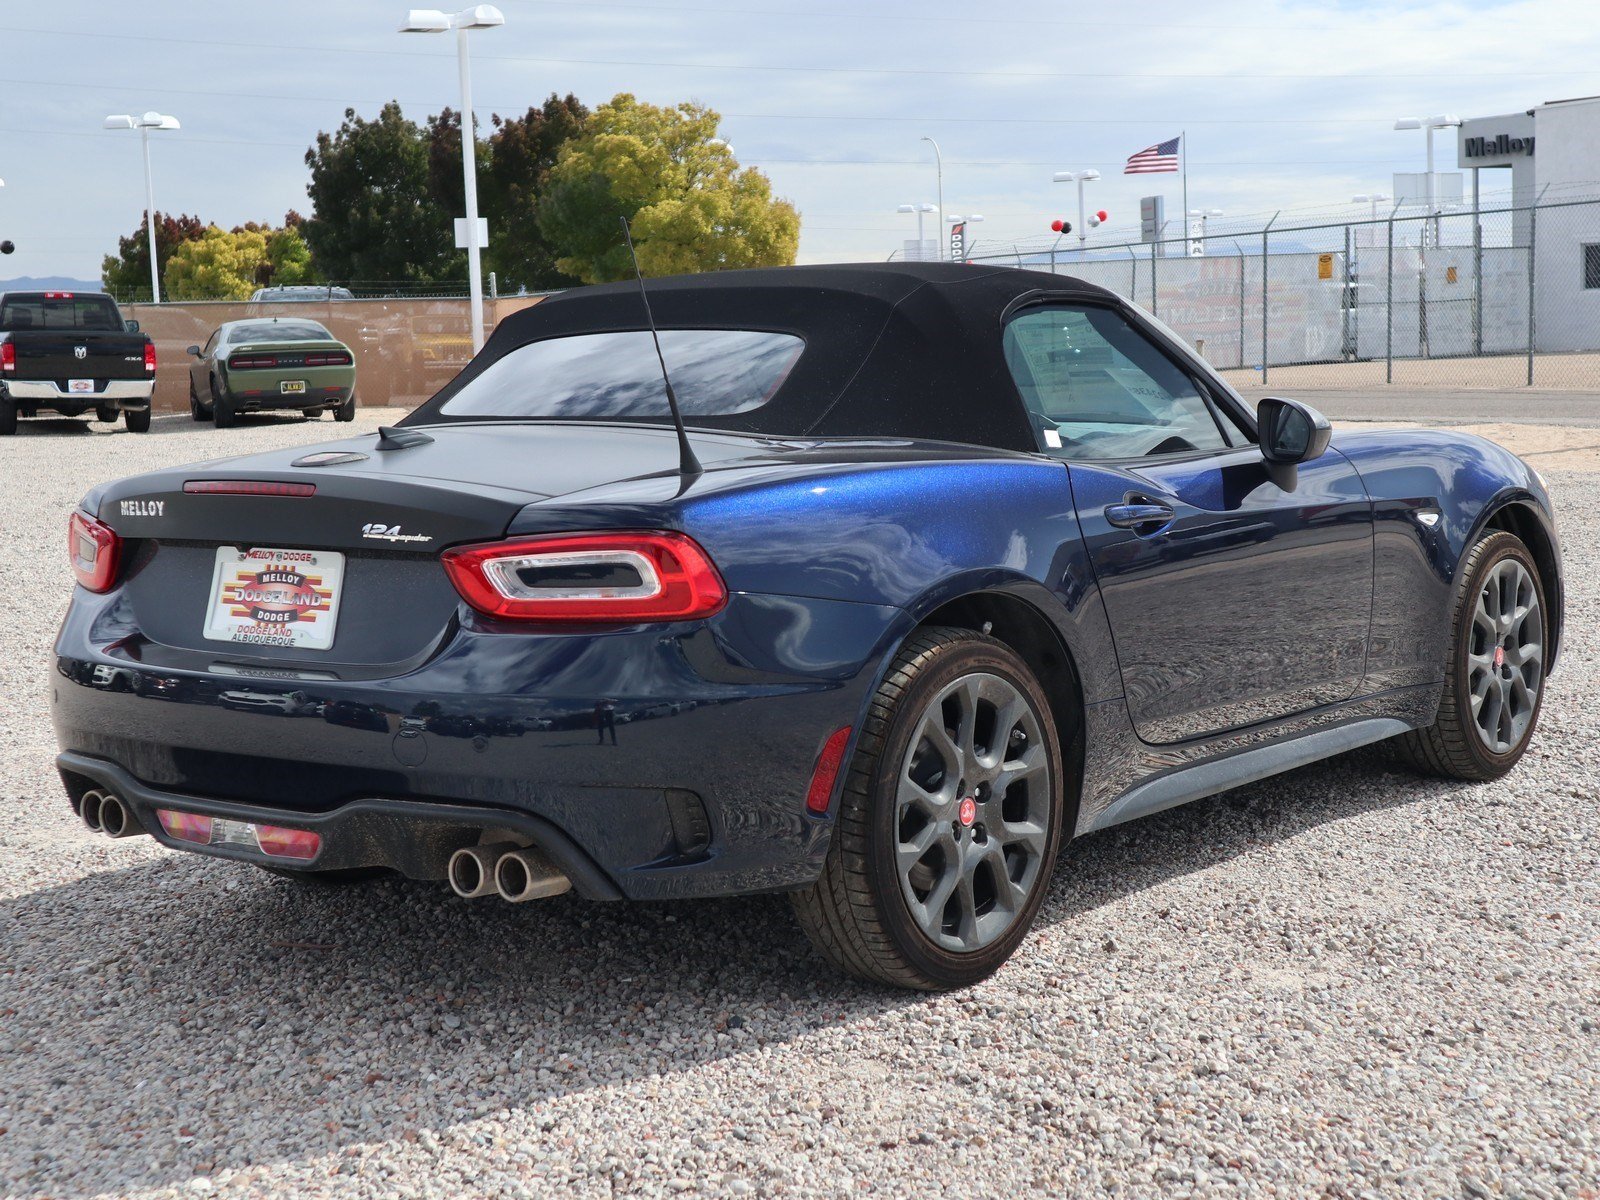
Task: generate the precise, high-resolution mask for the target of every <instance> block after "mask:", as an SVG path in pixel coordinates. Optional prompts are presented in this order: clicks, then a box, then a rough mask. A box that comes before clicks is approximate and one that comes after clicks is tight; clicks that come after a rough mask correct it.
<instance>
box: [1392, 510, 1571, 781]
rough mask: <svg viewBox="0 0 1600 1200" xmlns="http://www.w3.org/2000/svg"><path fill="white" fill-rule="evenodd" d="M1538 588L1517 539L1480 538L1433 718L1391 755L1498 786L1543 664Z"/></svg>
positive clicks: (1460, 596)
mask: <svg viewBox="0 0 1600 1200" xmlns="http://www.w3.org/2000/svg"><path fill="white" fill-rule="evenodd" d="M1547 615H1548V614H1547V612H1546V608H1545V598H1544V582H1543V580H1542V579H1541V578H1540V576H1539V567H1538V564H1537V563H1535V562H1534V560H1533V555H1532V554H1530V553H1529V551H1528V547H1527V546H1526V545H1524V544H1523V542H1522V539H1520V538H1518V537H1517V536H1516V535H1515V534H1512V533H1507V532H1505V531H1504V530H1490V531H1489V532H1487V533H1485V534H1484V535H1483V536H1482V537H1481V538H1479V539H1478V541H1477V542H1476V543H1475V544H1474V545H1473V547H1472V548H1471V549H1470V550H1469V551H1467V553H1466V555H1465V556H1464V557H1463V558H1462V561H1461V567H1460V569H1459V570H1458V572H1457V576H1456V595H1455V600H1454V602H1453V604H1452V607H1451V628H1450V655H1449V659H1448V661H1447V662H1446V665H1445V680H1444V692H1443V695H1442V696H1441V697H1440V700H1439V713H1438V716H1437V717H1436V718H1435V720H1434V723H1433V724H1432V725H1430V726H1428V727H1427V728H1426V729H1414V730H1412V731H1411V732H1410V733H1407V734H1403V735H1401V736H1400V737H1398V738H1396V739H1394V742H1393V743H1392V745H1393V746H1394V748H1395V750H1396V751H1397V752H1398V753H1399V754H1400V756H1401V757H1402V758H1404V759H1407V760H1409V762H1410V763H1411V765H1412V766H1414V767H1416V768H1417V769H1418V770H1419V771H1422V772H1424V773H1425V774H1428V775H1438V776H1442V777H1444V778H1446V779H1468V780H1486V779H1498V778H1499V777H1500V776H1502V775H1504V774H1505V773H1506V772H1507V771H1509V770H1510V769H1511V768H1512V767H1514V766H1516V764H1517V760H1518V759H1520V758H1521V757H1522V755H1523V753H1524V752H1525V751H1526V750H1527V748H1528V743H1529V742H1530V741H1531V740H1532V739H1533V734H1534V730H1535V728H1536V726H1537V725H1538V722H1539V708H1540V705H1541V704H1542V703H1543V700H1544V675H1545V667H1546V665H1547V664H1548V657H1549V654H1548V639H1549V636H1550V632H1549V627H1548V625H1547V623H1546V617H1547Z"/></svg>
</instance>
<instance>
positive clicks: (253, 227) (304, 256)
mask: <svg viewBox="0 0 1600 1200" xmlns="http://www.w3.org/2000/svg"><path fill="white" fill-rule="evenodd" d="M264 266H266V267H267V270H265V271H264V270H263V267H264ZM267 276H270V278H271V280H272V282H273V283H275V284H290V283H304V282H307V281H309V280H310V279H311V277H312V272H311V254H310V251H309V250H307V249H306V244H305V241H304V239H303V238H301V236H300V231H299V230H298V229H296V228H294V227H293V226H289V227H286V228H283V229H273V228H272V227H270V226H267V225H257V224H254V223H253V222H252V223H250V224H247V225H241V226H239V227H238V228H236V229H233V230H224V229H221V228H219V227H218V226H216V225H212V226H209V227H208V228H207V229H206V231H205V233H203V234H201V235H200V237H198V238H195V239H194V240H192V241H187V242H184V243H183V244H182V245H181V246H179V247H178V249H177V250H176V251H174V252H173V254H172V257H170V258H169V259H167V265H166V267H165V268H163V270H162V272H161V282H162V285H163V288H164V290H165V292H166V294H167V296H168V297H170V298H171V299H173V300H248V299H249V298H250V293H251V292H253V291H255V289H256V288H257V287H258V286H259V281H260V280H262V279H263V278H264V277H267Z"/></svg>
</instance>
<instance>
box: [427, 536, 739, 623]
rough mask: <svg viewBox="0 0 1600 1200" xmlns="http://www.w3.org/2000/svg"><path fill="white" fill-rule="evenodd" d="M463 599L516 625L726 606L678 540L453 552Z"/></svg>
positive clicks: (647, 616) (718, 585)
mask: <svg viewBox="0 0 1600 1200" xmlns="http://www.w3.org/2000/svg"><path fill="white" fill-rule="evenodd" d="M442 561H443V563H444V568H445V571H446V572H447V573H448V574H449V576H450V582H451V583H453V584H455V587H456V591H458V592H460V593H461V597H462V599H464V600H465V601H466V602H467V603H468V604H470V605H472V607H473V608H475V609H477V610H478V611H479V612H481V613H484V614H485V615H487V616H491V617H505V618H509V619H511V620H518V621H687V620H691V619H694V618H698V617H709V616H711V615H712V614H713V613H717V612H720V611H721V610H722V608H723V606H724V605H726V604H727V602H728V589H727V588H726V587H725V586H724V585H723V582H722V576H721V575H719V574H718V573H717V568H716V567H715V566H714V565H713V564H712V562H711V559H710V558H709V557H707V555H706V552H705V551H704V550H702V549H701V548H700V547H699V545H697V544H696V543H695V541H694V539H692V538H689V537H686V536H684V535H683V534H681V533H659V532H650V533H584V534H575V535H558V536H555V537H536V538H516V539H513V540H511V541H506V542H491V543H489V544H487V545H479V546H457V547H455V548H454V549H451V550H446V551H445V552H444V555H443V556H442Z"/></svg>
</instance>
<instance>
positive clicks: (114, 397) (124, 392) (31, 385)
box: [4, 379, 156, 412]
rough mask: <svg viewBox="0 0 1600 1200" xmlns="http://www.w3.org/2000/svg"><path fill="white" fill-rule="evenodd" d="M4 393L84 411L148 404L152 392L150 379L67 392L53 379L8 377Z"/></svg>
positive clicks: (23, 400) (113, 381) (17, 399)
mask: <svg viewBox="0 0 1600 1200" xmlns="http://www.w3.org/2000/svg"><path fill="white" fill-rule="evenodd" d="M4 387H5V393H6V395H7V396H9V397H10V398H11V399H12V400H13V401H15V402H16V403H18V404H26V405H31V406H35V407H38V408H49V409H54V410H56V411H57V412H60V411H64V410H66V409H70V410H72V411H73V412H84V411H86V410H88V409H91V408H116V409H126V408H131V409H134V410H138V409H144V408H149V407H150V397H151V396H153V395H154V394H155V390H156V384H155V380H153V379H110V380H107V381H106V382H105V383H104V384H102V385H101V386H100V389H99V390H98V391H93V392H69V391H67V390H66V389H65V388H63V387H62V386H61V385H60V384H59V383H57V382H56V381H55V380H54V379H8V380H5V381H4Z"/></svg>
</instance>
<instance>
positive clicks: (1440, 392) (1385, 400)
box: [1240, 381, 1600, 429]
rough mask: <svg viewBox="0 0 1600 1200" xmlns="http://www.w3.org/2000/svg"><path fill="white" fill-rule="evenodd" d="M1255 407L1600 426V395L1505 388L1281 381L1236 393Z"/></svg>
mask: <svg viewBox="0 0 1600 1200" xmlns="http://www.w3.org/2000/svg"><path fill="white" fill-rule="evenodd" d="M1240 395H1242V396H1244V397H1245V398H1246V399H1247V400H1249V401H1250V403H1251V404H1252V405H1253V404H1255V402H1256V401H1257V400H1259V399H1261V397H1263V396H1292V397H1294V398H1296V399H1299V400H1304V401H1305V402H1306V403H1307V404H1310V405H1313V406H1314V407H1316V408H1319V409H1321V410H1322V411H1323V412H1324V413H1326V414H1327V415H1328V416H1329V417H1331V418H1333V419H1334V420H1336V421H1417V422H1421V423H1425V424H1428V425H1475V424H1486V423H1493V422H1502V421H1515V422H1517V423H1518V424H1522V425H1561V426H1566V427H1569V428H1580V427H1582V428H1591V429H1592V428H1600V392H1593V391H1590V392H1570V391H1569V392H1561V391H1541V390H1539V389H1536V388H1506V389H1504V390H1499V391H1483V390H1476V389H1471V388H1461V389H1455V390H1452V389H1445V388H1408V387H1405V386H1404V385H1396V386H1394V387H1369V388H1352V389H1349V390H1342V389H1328V388H1317V387H1296V386H1295V384H1294V383H1293V382H1292V381H1285V382H1283V383H1281V384H1277V385H1274V386H1271V387H1259V386H1256V387H1244V388H1241V389H1240Z"/></svg>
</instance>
